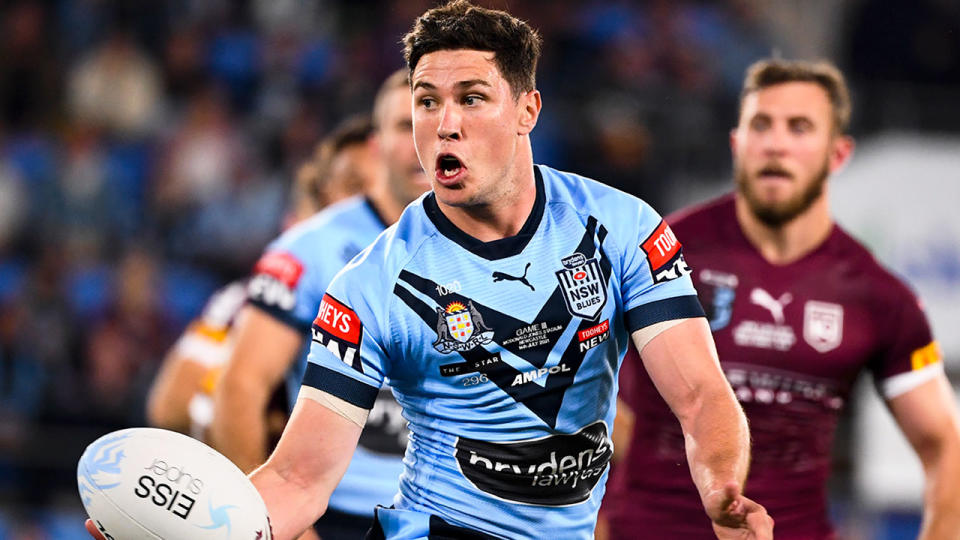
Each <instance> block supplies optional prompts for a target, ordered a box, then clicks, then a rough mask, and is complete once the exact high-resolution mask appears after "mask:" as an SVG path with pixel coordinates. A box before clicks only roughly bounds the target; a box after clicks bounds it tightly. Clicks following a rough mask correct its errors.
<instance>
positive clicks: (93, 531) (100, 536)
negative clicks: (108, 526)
mask: <svg viewBox="0 0 960 540" xmlns="http://www.w3.org/2000/svg"><path fill="white" fill-rule="evenodd" d="M83 525H84V526H85V527H86V528H87V532H88V533H90V536H92V537H94V538H96V539H97V540H105V539H104V537H103V534H101V533H100V531H98V530H97V526H96V525H94V524H93V520H92V519H88V520H87V522H86V523H84V524H83Z"/></svg>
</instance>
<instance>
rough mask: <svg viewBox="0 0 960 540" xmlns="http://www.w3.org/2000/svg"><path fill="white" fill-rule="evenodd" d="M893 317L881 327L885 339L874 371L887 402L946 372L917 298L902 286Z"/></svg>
mask: <svg viewBox="0 0 960 540" xmlns="http://www.w3.org/2000/svg"><path fill="white" fill-rule="evenodd" d="M896 289H899V290H900V294H899V295H897V296H898V298H896V299H895V302H896V304H895V305H894V306H893V307H892V309H890V311H889V313H890V316H889V317H887V318H886V319H885V321H884V322H883V323H882V324H881V326H880V328H878V334H879V335H880V336H883V337H884V338H885V341H884V342H882V344H881V347H880V350H879V352H878V353H877V355H876V356H875V359H874V362H873V363H872V366H871V369H872V372H873V377H874V382H875V383H876V385H877V387H878V388H879V390H880V392H881V394H882V395H883V397H884V398H886V399H893V398H895V397H897V396H899V395H901V394H904V393H906V392H909V391H910V390H913V389H914V388H916V387H917V386H920V385H921V384H923V383H924V382H926V381H928V380H930V379H932V378H934V377H936V376H937V375H939V374H940V373H942V372H943V355H942V353H941V351H940V346H939V344H938V343H937V342H936V341H934V339H933V333H932V332H931V330H930V325H929V323H928V322H927V317H926V315H925V314H924V312H923V308H922V307H921V305H920V302H919V301H918V300H917V298H916V297H915V296H914V295H913V294H912V293H911V292H910V291H909V290H907V288H906V287H903V286H902V285H901V286H900V287H897V288H896Z"/></svg>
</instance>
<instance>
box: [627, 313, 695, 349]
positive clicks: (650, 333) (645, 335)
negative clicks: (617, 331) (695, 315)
mask: <svg viewBox="0 0 960 540" xmlns="http://www.w3.org/2000/svg"><path fill="white" fill-rule="evenodd" d="M686 320H687V319H673V320H669V321H660V322H658V323H653V324H651V325H650V326H644V327H643V328H641V329H639V330H637V331H636V332H634V333H633V343H634V345H636V346H637V350H638V351H640V352H641V353H642V352H643V348H644V347H646V346H647V343H650V340H652V339H653V338H655V337H657V336H659V335H660V333H661V332H663V331H664V330H667V329H670V328H673V327H674V326H676V325H678V324H680V323H682V322H683V321H686Z"/></svg>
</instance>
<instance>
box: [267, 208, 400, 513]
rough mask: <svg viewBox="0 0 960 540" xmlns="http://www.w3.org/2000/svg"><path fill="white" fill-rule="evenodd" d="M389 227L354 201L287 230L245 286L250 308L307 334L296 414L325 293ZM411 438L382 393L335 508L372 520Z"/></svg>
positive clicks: (293, 381)
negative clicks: (313, 328) (311, 338)
mask: <svg viewBox="0 0 960 540" xmlns="http://www.w3.org/2000/svg"><path fill="white" fill-rule="evenodd" d="M385 227H386V224H385V223H384V221H383V219H382V218H381V217H380V215H379V214H378V213H377V212H376V209H375V208H374V207H373V205H372V204H371V203H370V201H369V200H368V199H366V198H363V197H353V198H350V199H346V200H345V201H342V202H340V203H337V204H334V205H332V206H329V207H327V208H326V209H324V210H322V211H320V212H318V213H317V214H315V215H314V216H312V217H310V218H309V219H306V220H304V221H303V222H301V223H298V224H297V225H295V226H293V227H291V228H290V229H288V230H287V231H285V232H284V233H283V234H282V235H280V237H279V238H277V239H276V240H274V241H273V242H272V243H271V244H270V245H269V246H267V249H266V251H265V252H264V255H263V257H261V259H260V261H259V262H257V265H256V267H255V268H254V276H253V277H252V278H251V280H250V284H249V286H248V294H249V302H250V303H251V304H253V305H254V306H256V307H258V308H260V309H262V310H263V311H265V312H266V313H268V314H270V315H272V316H273V317H274V318H276V319H277V320H279V321H281V322H283V323H284V324H287V325H289V326H290V327H292V328H294V329H296V330H297V331H298V332H302V334H303V336H304V347H303V351H302V353H301V356H300V358H298V360H297V362H296V363H295V364H294V366H293V367H292V369H291V370H290V372H289V373H288V375H287V388H288V395H289V396H290V400H291V401H290V407H291V408H292V406H293V403H294V402H295V401H296V397H297V391H298V390H299V388H300V380H301V379H302V378H303V372H304V369H305V367H306V363H307V361H306V357H307V352H308V351H309V347H307V343H309V341H308V340H307V336H308V335H309V333H310V323H311V322H312V321H313V318H314V316H315V315H316V313H317V308H318V307H319V306H320V300H321V299H322V297H323V292H324V291H325V290H326V288H327V285H328V284H329V283H330V280H331V279H333V276H334V275H336V273H337V272H338V271H340V269H341V268H343V266H344V265H345V264H346V263H347V262H348V261H349V260H350V259H352V258H353V257H354V256H355V255H356V254H357V253H359V252H360V250H361V249H362V248H363V247H365V246H367V245H368V244H370V243H371V242H373V240H374V239H375V238H376V237H377V235H378V234H380V232H382V231H383V230H384V228H385ZM406 439H407V430H406V425H405V421H404V420H403V418H402V416H400V406H399V405H398V404H397V402H396V400H394V399H393V396H392V395H391V393H390V392H389V390H387V389H384V391H383V392H380V393H379V394H378V396H377V403H376V407H375V408H374V410H373V411H372V412H371V415H370V421H369V422H368V423H367V425H366V428H365V429H364V432H363V435H362V437H361V439H360V444H359V445H358V447H357V451H356V453H355V454H354V457H353V460H352V461H351V462H350V467H349V468H348V469H347V473H346V475H345V476H344V478H343V481H342V482H341V483H340V486H339V487H338V488H337V490H336V491H335V492H334V493H333V496H332V497H331V498H330V507H331V508H334V509H336V510H338V511H340V512H345V513H348V514H354V515H361V516H373V507H374V505H375V504H378V503H382V504H389V501H391V500H392V499H393V495H394V493H396V491H397V482H398V478H399V476H400V472H401V471H402V469H403V466H402V456H403V450H404V448H405V447H406Z"/></svg>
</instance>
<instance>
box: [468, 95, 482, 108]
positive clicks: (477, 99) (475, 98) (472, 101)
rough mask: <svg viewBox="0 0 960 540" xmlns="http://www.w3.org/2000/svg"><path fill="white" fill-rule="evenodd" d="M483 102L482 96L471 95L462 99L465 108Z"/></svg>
mask: <svg viewBox="0 0 960 540" xmlns="http://www.w3.org/2000/svg"><path fill="white" fill-rule="evenodd" d="M481 101H483V96H478V95H475V94H471V95H469V96H466V97H464V98H463V104H464V105H467V106H473V105H479V104H480V102H481Z"/></svg>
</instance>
